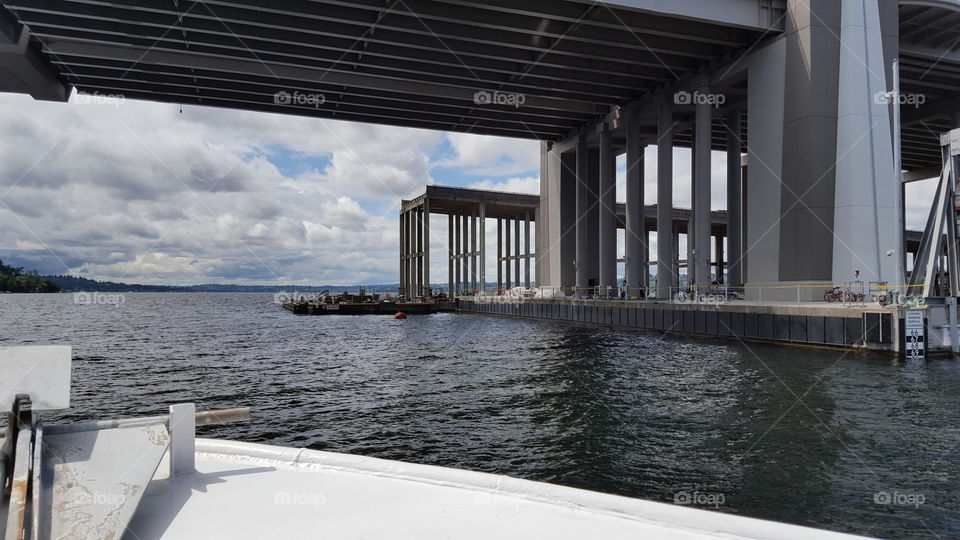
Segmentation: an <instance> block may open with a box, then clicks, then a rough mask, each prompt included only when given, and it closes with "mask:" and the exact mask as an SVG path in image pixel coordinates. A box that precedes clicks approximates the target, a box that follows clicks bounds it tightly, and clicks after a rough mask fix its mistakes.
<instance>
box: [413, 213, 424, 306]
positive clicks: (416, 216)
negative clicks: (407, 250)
mask: <svg viewBox="0 0 960 540" xmlns="http://www.w3.org/2000/svg"><path fill="white" fill-rule="evenodd" d="M410 215H411V216H413V258H412V259H410V260H411V262H412V266H413V271H412V272H411V277H412V278H413V279H412V280H411V284H410V290H411V294H412V295H413V296H414V297H416V296H420V249H421V241H422V238H423V222H422V221H421V219H420V207H417V208H414V209H413V210H411V211H410Z"/></svg>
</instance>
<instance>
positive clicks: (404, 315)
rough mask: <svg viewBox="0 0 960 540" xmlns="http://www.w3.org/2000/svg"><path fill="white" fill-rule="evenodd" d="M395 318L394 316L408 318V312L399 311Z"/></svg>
mask: <svg viewBox="0 0 960 540" xmlns="http://www.w3.org/2000/svg"><path fill="white" fill-rule="evenodd" d="M393 318H394V319H406V318H407V314H406V313H404V312H402V311H398V312H397V314H396V315H394V316H393Z"/></svg>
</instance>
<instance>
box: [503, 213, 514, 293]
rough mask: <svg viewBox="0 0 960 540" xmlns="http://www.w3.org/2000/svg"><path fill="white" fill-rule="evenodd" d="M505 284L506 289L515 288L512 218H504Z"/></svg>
mask: <svg viewBox="0 0 960 540" xmlns="http://www.w3.org/2000/svg"><path fill="white" fill-rule="evenodd" d="M503 283H504V286H505V288H506V289H509V288H511V287H513V280H512V279H510V218H503Z"/></svg>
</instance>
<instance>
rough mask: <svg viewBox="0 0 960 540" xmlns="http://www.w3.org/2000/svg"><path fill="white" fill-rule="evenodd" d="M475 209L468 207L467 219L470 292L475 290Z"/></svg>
mask: <svg viewBox="0 0 960 540" xmlns="http://www.w3.org/2000/svg"><path fill="white" fill-rule="evenodd" d="M476 212H477V210H476V209H475V208H471V209H470V215H469V216H467V220H468V221H469V223H470V292H471V293H475V292H476V290H477V215H476Z"/></svg>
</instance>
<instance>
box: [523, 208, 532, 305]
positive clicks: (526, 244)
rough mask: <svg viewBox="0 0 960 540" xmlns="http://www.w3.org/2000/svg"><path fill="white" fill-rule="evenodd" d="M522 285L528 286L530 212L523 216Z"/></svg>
mask: <svg viewBox="0 0 960 540" xmlns="http://www.w3.org/2000/svg"><path fill="white" fill-rule="evenodd" d="M523 246H524V252H523V286H524V287H526V288H528V289H529V288H530V262H531V260H532V259H531V257H530V253H531V251H530V212H527V213H526V215H524V217H523Z"/></svg>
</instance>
